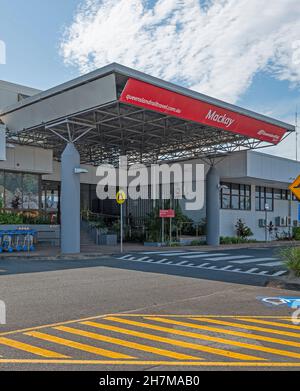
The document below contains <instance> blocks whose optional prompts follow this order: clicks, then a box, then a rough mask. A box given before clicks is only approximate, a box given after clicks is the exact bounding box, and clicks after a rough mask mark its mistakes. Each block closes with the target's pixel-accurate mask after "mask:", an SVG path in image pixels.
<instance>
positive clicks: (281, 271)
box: [272, 270, 287, 277]
mask: <svg viewBox="0 0 300 391" xmlns="http://www.w3.org/2000/svg"><path fill="white" fill-rule="evenodd" d="M285 273H287V271H286V270H280V271H279V272H276V273H274V274H272V276H274V277H275V276H281V275H282V274H285Z"/></svg>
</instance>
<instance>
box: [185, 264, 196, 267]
mask: <svg viewBox="0 0 300 391" xmlns="http://www.w3.org/2000/svg"><path fill="white" fill-rule="evenodd" d="M186 266H189V267H194V266H195V264H194V263H188V264H187V265H186Z"/></svg>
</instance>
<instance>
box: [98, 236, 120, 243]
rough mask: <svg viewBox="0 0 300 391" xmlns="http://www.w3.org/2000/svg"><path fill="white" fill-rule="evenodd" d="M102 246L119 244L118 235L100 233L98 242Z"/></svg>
mask: <svg viewBox="0 0 300 391" xmlns="http://www.w3.org/2000/svg"><path fill="white" fill-rule="evenodd" d="M96 244H98V245H101V246H117V244H118V235H115V234H100V235H97V243H96Z"/></svg>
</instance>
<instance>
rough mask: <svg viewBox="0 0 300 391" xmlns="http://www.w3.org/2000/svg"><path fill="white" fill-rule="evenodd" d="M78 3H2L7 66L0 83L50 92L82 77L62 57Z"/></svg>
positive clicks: (1, 27) (67, 0)
mask: <svg viewBox="0 0 300 391" xmlns="http://www.w3.org/2000/svg"><path fill="white" fill-rule="evenodd" d="M78 3H79V2H78V0H26V1H24V0H1V1H0V11H1V23H0V39H1V40H3V41H4V42H5V44H6V57H7V58H6V61H7V63H6V65H0V79H1V80H7V81H11V82H15V83H20V84H24V85H29V86H31V87H36V88H40V89H46V88H49V87H51V86H53V85H56V84H59V83H62V82H64V81H66V80H68V79H72V78H73V77H75V76H77V75H78V74H79V72H78V70H77V69H76V68H72V67H66V66H65V65H64V63H63V59H62V57H61V56H60V55H59V53H58V52H59V50H58V49H59V42H60V40H61V37H62V34H63V31H64V27H65V26H67V25H68V24H70V23H71V22H72V18H73V16H74V13H75V11H76V7H77V5H78Z"/></svg>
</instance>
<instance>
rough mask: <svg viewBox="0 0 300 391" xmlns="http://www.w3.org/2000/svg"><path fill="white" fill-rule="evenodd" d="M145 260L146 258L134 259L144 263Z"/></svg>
mask: <svg viewBox="0 0 300 391" xmlns="http://www.w3.org/2000/svg"><path fill="white" fill-rule="evenodd" d="M145 259H148V257H142V258H138V259H136V261H144V260H145Z"/></svg>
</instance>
